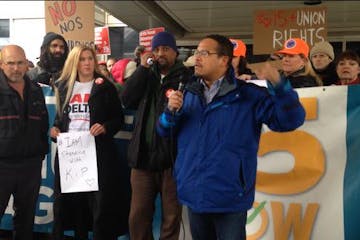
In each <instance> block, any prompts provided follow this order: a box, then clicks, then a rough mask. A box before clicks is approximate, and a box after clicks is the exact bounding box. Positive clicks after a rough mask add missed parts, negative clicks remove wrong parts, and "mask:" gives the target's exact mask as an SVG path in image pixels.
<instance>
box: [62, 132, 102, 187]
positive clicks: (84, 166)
mask: <svg viewBox="0 0 360 240" xmlns="http://www.w3.org/2000/svg"><path fill="white" fill-rule="evenodd" d="M57 146H58V154H59V170H60V185H61V192H62V193H70V192H89V191H98V190H99V185H98V172H97V159H96V147H95V138H94V136H92V135H91V134H90V132H89V131H85V132H69V133H60V135H59V137H58V138H57Z"/></svg>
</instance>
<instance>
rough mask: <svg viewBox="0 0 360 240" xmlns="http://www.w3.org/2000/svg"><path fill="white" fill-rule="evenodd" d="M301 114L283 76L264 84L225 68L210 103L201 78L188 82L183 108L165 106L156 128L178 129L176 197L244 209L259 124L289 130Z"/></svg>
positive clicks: (215, 209) (203, 206)
mask: <svg viewBox="0 0 360 240" xmlns="http://www.w3.org/2000/svg"><path fill="white" fill-rule="evenodd" d="M304 118H305V111H304V109H303V107H302V106H301V104H300V102H299V98H298V95H297V93H296V92H295V91H294V90H293V89H292V88H291V86H290V84H289V82H288V81H287V80H285V79H282V83H281V84H279V85H278V86H276V88H274V87H272V86H271V84H269V90H267V89H266V88H263V87H259V86H256V85H254V84H251V83H246V82H245V81H238V80H236V79H235V78H234V76H233V74H229V75H228V76H226V78H224V80H223V82H222V84H221V86H220V89H219V92H218V93H217V95H216V96H215V97H214V99H213V100H212V101H211V102H210V103H209V104H206V101H205V98H204V94H203V85H202V84H201V83H200V81H199V80H197V81H195V82H191V83H190V84H189V85H187V86H186V88H185V93H184V102H183V106H182V108H181V109H180V110H179V111H178V112H177V113H175V114H174V113H171V112H169V110H166V111H165V112H164V113H163V114H162V115H161V117H160V118H159V122H158V128H157V130H158V133H159V134H160V135H162V136H168V135H169V133H170V132H171V131H173V132H177V134H176V136H177V141H178V145H177V149H178V155H177V158H176V162H175V178H176V184H177V195H178V198H179V201H180V202H181V203H182V204H184V205H186V206H188V207H189V208H190V209H191V210H192V211H194V212H197V213H226V212H239V211H247V210H248V209H250V208H251V207H252V204H253V201H254V193H255V179H256V170H257V151H258V148H259V139H260V135H261V129H262V124H263V123H265V124H266V125H267V126H269V128H270V129H272V130H274V131H280V132H282V131H291V130H294V129H295V128H297V127H299V126H300V125H302V124H303V122H304Z"/></svg>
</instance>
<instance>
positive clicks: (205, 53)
mask: <svg viewBox="0 0 360 240" xmlns="http://www.w3.org/2000/svg"><path fill="white" fill-rule="evenodd" d="M212 54H218V53H217V52H209V51H208V50H200V51H199V50H195V52H194V55H195V56H196V57H208V56H209V55H212Z"/></svg>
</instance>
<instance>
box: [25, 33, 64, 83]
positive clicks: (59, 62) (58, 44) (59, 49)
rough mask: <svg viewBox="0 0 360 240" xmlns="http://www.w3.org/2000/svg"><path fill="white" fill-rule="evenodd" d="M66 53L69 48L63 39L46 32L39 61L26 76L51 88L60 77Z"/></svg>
mask: <svg viewBox="0 0 360 240" xmlns="http://www.w3.org/2000/svg"><path fill="white" fill-rule="evenodd" d="M68 53H69V48H68V45H67V43H66V41H65V39H64V37H63V36H61V35H60V34H56V33H54V32H48V33H47V34H46V35H45V36H44V40H43V43H42V45H41V48H40V61H39V62H38V63H37V66H36V67H35V68H33V69H32V70H30V71H28V72H27V75H28V76H29V78H30V79H31V80H33V81H35V82H38V83H42V84H46V85H50V86H52V85H53V83H54V81H55V80H56V79H58V78H59V77H60V73H61V70H62V69H63V66H64V63H65V60H66V58H67V55H68Z"/></svg>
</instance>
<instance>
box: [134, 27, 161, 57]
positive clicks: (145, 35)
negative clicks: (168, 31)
mask: <svg viewBox="0 0 360 240" xmlns="http://www.w3.org/2000/svg"><path fill="white" fill-rule="evenodd" d="M164 31H165V28H164V27H158V28H150V29H146V30H144V31H141V32H140V33H139V43H140V45H142V46H144V47H145V50H146V51H151V40H152V38H153V37H154V35H155V34H157V33H159V32H164Z"/></svg>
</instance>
